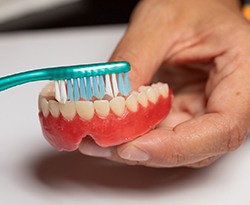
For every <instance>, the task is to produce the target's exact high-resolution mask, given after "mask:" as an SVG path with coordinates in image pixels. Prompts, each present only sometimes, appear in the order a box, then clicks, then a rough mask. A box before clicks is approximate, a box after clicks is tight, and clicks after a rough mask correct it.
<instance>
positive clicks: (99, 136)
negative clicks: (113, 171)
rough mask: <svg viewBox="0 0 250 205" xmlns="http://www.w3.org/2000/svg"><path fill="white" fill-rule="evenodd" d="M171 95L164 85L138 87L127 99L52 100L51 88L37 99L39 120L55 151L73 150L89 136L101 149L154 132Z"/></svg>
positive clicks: (170, 99)
mask: <svg viewBox="0 0 250 205" xmlns="http://www.w3.org/2000/svg"><path fill="white" fill-rule="evenodd" d="M172 100H173V94H172V92H171V90H170V89H169V87H168V85H167V84H164V83H157V84H153V85H151V86H141V87H139V89H138V90H137V91H132V92H131V93H130V94H129V95H128V96H127V97H124V96H116V97H113V98H104V99H101V100H90V101H85V100H79V101H76V102H73V101H66V103H61V102H58V101H57V100H55V89H54V85H53V84H48V85H47V86H46V87H45V88H44V89H43V90H42V91H41V93H40V95H39V118H40V123H41V127H42V131H43V134H44V136H45V138H46V139H47V141H48V142H49V143H50V144H51V145H52V146H54V147H55V148H56V149H58V150H65V151H73V150H76V149H77V148H78V146H79V144H80V143H81V141H82V139H83V138H85V137H86V136H90V137H92V138H93V140H94V141H95V142H96V143H97V144H98V145H99V146H102V147H108V146H114V145H119V144H122V143H125V142H128V141H131V140H133V139H135V138H137V137H139V136H141V135H143V134H145V133H146V132H148V131H149V130H151V129H153V128H155V127H156V126H157V125H158V124H159V123H160V122H161V121H162V120H163V119H164V118H165V117H166V116H167V114H168V113H169V111H170V108H171V103H172Z"/></svg>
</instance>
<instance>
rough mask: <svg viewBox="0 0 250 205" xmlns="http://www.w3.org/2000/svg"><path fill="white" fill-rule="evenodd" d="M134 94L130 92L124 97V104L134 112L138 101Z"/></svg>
mask: <svg viewBox="0 0 250 205" xmlns="http://www.w3.org/2000/svg"><path fill="white" fill-rule="evenodd" d="M136 96H137V95H136V94H131V95H130V96H128V98H127V99H126V106H127V108H128V109H129V110H130V111H131V112H136V111H137V109H138V102H137V100H136Z"/></svg>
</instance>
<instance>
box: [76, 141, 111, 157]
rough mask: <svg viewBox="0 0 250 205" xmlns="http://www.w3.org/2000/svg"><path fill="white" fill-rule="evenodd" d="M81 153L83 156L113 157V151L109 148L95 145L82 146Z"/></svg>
mask: <svg viewBox="0 0 250 205" xmlns="http://www.w3.org/2000/svg"><path fill="white" fill-rule="evenodd" d="M79 151H80V152H81V153H82V154H85V155H88V156H92V157H111V150H110V149H109V148H103V147H99V146H98V145H96V144H94V143H86V144H81V145H80V147H79Z"/></svg>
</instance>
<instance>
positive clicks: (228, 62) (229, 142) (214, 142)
mask: <svg viewBox="0 0 250 205" xmlns="http://www.w3.org/2000/svg"><path fill="white" fill-rule="evenodd" d="M190 5H191V6H190ZM215 16H216V18H214V17H215ZM232 31H234V32H232ZM249 33H250V26H249V24H248V23H247V22H246V20H245V19H244V18H243V17H242V15H241V14H240V7H239V1H236V0H222V1H216V0H211V1H200V0H189V1H182V0H180V1H171V0H157V1H156V0H146V1H141V3H140V4H139V5H138V7H137V8H136V10H135V12H134V14H133V16H132V18H131V23H130V26H129V27H128V30H127V32H126V34H125V35H124V37H123V38H122V39H121V41H120V43H119V44H118V46H117V48H116V49H115V51H114V53H113V55H112V57H111V59H110V60H111V61H116V60H127V61H129V62H130V63H131V66H132V71H131V74H130V77H131V82H132V85H133V87H134V88H136V87H138V86H139V85H141V84H147V83H149V82H150V81H151V80H152V78H153V75H154V74H155V73H156V71H157V70H158V69H159V67H160V66H161V65H163V64H164V65H166V66H167V67H168V66H171V67H178V66H183V68H184V69H188V67H190V66H186V65H194V64H199V63H201V64H203V63H206V64H207V65H209V66H206V67H205V68H202V69H200V68H198V69H200V71H202V72H204V73H205V74H206V75H207V78H202V80H203V86H201V87H200V88H201V89H200V90H199V94H198V96H199V97H200V99H202V100H200V101H198V103H200V104H199V105H198V106H197V107H194V104H193V102H195V98H193V99H192V98H191V96H194V94H196V93H195V92H196V91H197V90H196V91H194V90H193V89H190V88H193V87H194V85H196V84H197V82H196V81H194V80H190V81H187V83H186V84H184V85H182V86H184V89H183V88H182V87H179V88H178V93H177V96H176V99H178V96H180V95H182V94H183V92H184V93H185V94H186V95H187V96H188V99H189V100H190V101H187V102H186V103H180V102H177V101H174V102H173V113H171V114H170V116H171V118H170V119H175V120H174V123H172V124H171V122H169V121H167V120H166V124H165V125H164V124H162V125H159V126H158V127H157V128H156V129H155V130H152V131H150V132H148V133H147V134H145V135H143V136H141V137H139V138H137V139H136V140H134V141H132V142H129V143H126V144H123V145H120V146H117V147H112V150H113V151H112V155H111V156H110V157H106V158H108V159H110V160H114V161H118V162H122V163H127V164H131V163H132V164H140V165H145V166H151V167H179V166H190V167H203V166H206V165H209V164H210V163H212V162H213V161H215V160H216V159H217V156H221V155H223V154H225V153H227V152H230V151H233V150H235V149H237V148H238V147H239V146H240V145H241V144H242V143H243V142H244V140H245V138H246V136H247V134H248V133H249V127H250V92H249V90H250V81H249V80H248V78H249V76H250V70H249V65H250V60H249V58H248V55H247V54H248V53H250V45H249V43H248V42H249ZM229 34H230V35H229ZM177 74H178V73H177ZM138 76H140V77H138ZM183 77H184V78H186V79H189V78H188V75H183ZM174 83H177V84H178V81H173V84H174ZM201 83H202V82H201ZM181 99H184V98H181Z"/></svg>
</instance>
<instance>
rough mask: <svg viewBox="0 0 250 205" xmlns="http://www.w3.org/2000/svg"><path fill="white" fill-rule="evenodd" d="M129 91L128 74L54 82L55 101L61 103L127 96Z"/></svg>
mask: <svg viewBox="0 0 250 205" xmlns="http://www.w3.org/2000/svg"><path fill="white" fill-rule="evenodd" d="M104 79H105V81H104ZM130 91H131V87H130V81H129V76H128V72H125V73H118V74H115V73H113V74H106V75H99V76H87V77H82V78H73V79H67V80H59V81H55V99H56V100H57V101H59V102H62V103H65V102H66V101H67V100H69V101H78V100H80V99H83V100H91V99H92V98H93V97H94V98H97V99H103V97H104V96H105V95H109V96H110V97H116V96H118V95H119V94H120V95H122V96H127V95H128V94H129V93H130Z"/></svg>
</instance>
